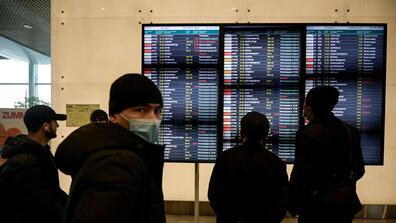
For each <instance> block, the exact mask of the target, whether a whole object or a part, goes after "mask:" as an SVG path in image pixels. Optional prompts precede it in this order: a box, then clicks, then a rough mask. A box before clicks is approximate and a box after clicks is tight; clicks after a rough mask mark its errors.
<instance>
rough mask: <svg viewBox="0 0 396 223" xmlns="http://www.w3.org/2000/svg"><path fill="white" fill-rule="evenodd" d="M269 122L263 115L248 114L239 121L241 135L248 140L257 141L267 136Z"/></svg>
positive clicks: (256, 113) (257, 113)
mask: <svg viewBox="0 0 396 223" xmlns="http://www.w3.org/2000/svg"><path fill="white" fill-rule="evenodd" d="M268 130H269V122H268V119H267V117H266V116H265V115H264V114H261V113H259V112H255V111H252V112H249V113H247V114H246V115H245V116H243V118H242V119H241V133H242V135H243V136H244V137H246V138H247V139H248V140H253V141H258V140H263V139H266V138H267V136H268Z"/></svg>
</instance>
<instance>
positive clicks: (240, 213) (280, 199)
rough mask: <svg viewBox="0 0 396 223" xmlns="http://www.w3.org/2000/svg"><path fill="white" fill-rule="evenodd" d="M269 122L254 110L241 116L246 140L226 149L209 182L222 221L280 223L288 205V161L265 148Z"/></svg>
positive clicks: (243, 138) (211, 195)
mask: <svg viewBox="0 0 396 223" xmlns="http://www.w3.org/2000/svg"><path fill="white" fill-rule="evenodd" d="M268 130H269V123H268V120H267V118H266V117H265V115H263V114H261V113H258V112H250V113H248V114H246V115H245V116H244V117H243V118H242V120H241V132H240V134H241V138H242V140H243V144H242V145H241V146H236V147H233V148H231V149H229V150H226V151H224V152H223V153H222V154H221V155H220V157H219V159H218V161H217V162H216V164H215V167H214V169H213V173H212V177H211V179H210V183H209V192H208V197H209V201H210V205H211V206H212V208H213V209H214V211H215V212H216V214H217V222H218V223H223V222H224V223H233V222H235V223H236V222H244V223H245V222H247V223H249V222H252V223H257V222H267V223H279V222H281V221H282V219H283V217H284V216H285V213H286V209H287V180H288V178H287V172H286V165H285V163H284V162H283V161H282V160H281V159H280V158H279V157H277V156H276V155H275V154H273V153H272V152H270V151H268V150H267V149H265V147H264V146H265V143H266V140H267V135H268Z"/></svg>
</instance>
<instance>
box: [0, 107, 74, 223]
mask: <svg viewBox="0 0 396 223" xmlns="http://www.w3.org/2000/svg"><path fill="white" fill-rule="evenodd" d="M56 120H66V115H61V114H56V113H55V111H54V110H52V109H51V108H50V107H48V106H45V105H36V106H33V107H31V108H29V109H28V110H27V111H26V112H25V116H24V122H25V125H26V128H27V130H28V135H18V136H16V137H9V138H7V141H6V142H5V144H4V147H3V148H2V151H1V156H2V158H4V159H5V160H6V161H5V163H4V164H3V165H2V166H1V167H0V169H1V172H0V191H1V192H0V194H1V202H0V207H1V208H0V210H1V217H0V221H1V222H7V223H25V222H43V223H57V222H60V221H61V218H62V214H63V211H64V207H65V206H66V200H67V195H66V193H65V192H63V191H62V190H61V188H60V187H59V178H58V170H57V168H56V166H55V161H54V157H53V155H52V153H51V151H50V147H49V146H48V145H47V143H48V141H49V140H50V139H52V138H55V137H56V129H57V128H58V123H57V121H56Z"/></svg>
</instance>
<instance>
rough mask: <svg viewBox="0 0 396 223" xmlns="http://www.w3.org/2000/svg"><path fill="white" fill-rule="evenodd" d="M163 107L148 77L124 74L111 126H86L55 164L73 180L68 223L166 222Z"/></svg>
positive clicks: (114, 88)
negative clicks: (160, 140) (161, 140)
mask: <svg viewBox="0 0 396 223" xmlns="http://www.w3.org/2000/svg"><path fill="white" fill-rule="evenodd" d="M162 106H163V101H162V95H161V92H160V91H159V90H158V88H157V87H156V86H155V84H154V83H153V82H152V81H151V80H150V79H149V78H147V77H145V76H143V75H139V74H125V75H123V76H121V77H120V78H118V79H117V80H115V81H114V82H113V84H112V85H111V88H110V99H109V115H110V122H109V123H108V124H100V125H98V124H88V125H86V126H83V127H81V128H79V129H77V130H76V131H74V132H73V133H71V134H70V135H69V136H68V137H67V138H66V139H65V140H64V141H63V142H62V143H61V144H60V145H59V147H58V150H57V152H56V155H55V158H56V162H57V164H58V166H59V169H60V170H61V171H62V172H63V173H65V174H67V175H70V176H71V177H72V185H71V188H70V193H69V196H70V198H69V201H68V205H67V207H66V212H65V216H64V219H63V222H67V223H69V222H85V223H89V222H92V223H101V222H103V223H105V222H112V223H124V222H125V223H127V222H128V223H129V222H142V223H143V222H144V223H149V222H153V223H154V222H155V223H161V222H165V212H164V204H163V193H162V170H163V155H164V147H163V146H160V145H157V144H156V143H157V141H158V136H159V125H160V122H161V110H162Z"/></svg>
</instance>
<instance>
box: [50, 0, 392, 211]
mask: <svg viewBox="0 0 396 223" xmlns="http://www.w3.org/2000/svg"><path fill="white" fill-rule="evenodd" d="M335 9H337V12H336V10H335ZM347 9H350V12H347ZM139 10H141V12H139ZM150 10H152V12H150ZM237 10H238V11H237ZM248 10H250V12H248ZM335 21H337V22H347V21H349V22H364V23H388V49H387V84H386V129H385V161H384V163H385V165H384V166H368V167H367V168H366V169H367V172H366V175H365V176H364V178H363V179H362V180H361V181H360V182H359V184H358V190H359V194H360V196H361V199H362V202H363V203H366V204H396V190H395V189H394V188H395V186H396V174H394V173H393V171H394V170H396V137H395V132H396V126H395V125H394V123H396V100H395V98H396V63H395V61H396V54H395V52H396V49H395V48H396V38H395V36H396V1H394V0H332V1H329V0H299V1H298V0H265V1H264V0H200V1H197V0H166V1H164V0H113V1H109V0H53V1H52V25H51V29H52V32H51V35H52V36H51V37H52V38H51V41H52V43H51V44H52V51H51V54H52V81H53V88H52V95H53V97H52V98H53V99H52V100H53V101H52V104H53V106H54V107H55V109H56V110H57V111H59V112H65V109H66V108H65V105H66V104H79V103H88V104H100V105H101V108H104V109H105V110H107V101H108V92H109V87H110V84H111V82H112V81H113V80H115V79H116V78H117V77H118V76H120V75H122V74H124V73H127V72H140V71H141V35H142V33H141V25H140V24H139V22H141V23H149V22H153V23H216V22H227V23H233V22H241V23H242V22H251V23H254V22H257V23H278V22H285V23H294V22H335ZM62 23H63V25H62ZM73 130H74V128H66V127H65V125H64V123H63V124H62V125H61V126H60V128H59V130H58V131H59V132H58V133H59V134H58V135H59V136H62V137H66V136H67V135H68V134H69V133H70V132H71V131H73ZM62 137H58V139H56V140H54V141H53V142H52V145H53V148H56V147H57V145H58V144H59V142H60V141H61V140H62ZM212 168H213V164H200V174H201V175H200V199H201V200H207V197H206V194H207V185H208V182H209V177H210V174H211V171H212ZM291 168H292V166H288V170H289V172H290V170H291ZM61 183H62V187H63V188H64V189H65V190H67V191H68V189H69V185H70V179H69V178H68V177H67V176H64V175H62V176H61ZM163 188H164V195H165V199H166V200H193V198H194V164H180V163H167V164H166V165H165V171H164V185H163Z"/></svg>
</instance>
